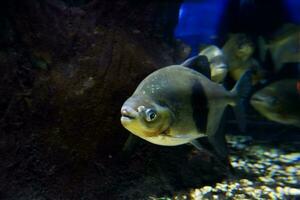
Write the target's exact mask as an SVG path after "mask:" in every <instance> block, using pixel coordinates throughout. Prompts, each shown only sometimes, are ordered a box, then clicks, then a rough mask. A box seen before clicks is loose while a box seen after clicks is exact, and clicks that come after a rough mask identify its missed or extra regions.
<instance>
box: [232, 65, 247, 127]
mask: <svg viewBox="0 0 300 200" xmlns="http://www.w3.org/2000/svg"><path fill="white" fill-rule="evenodd" d="M251 80H252V72H251V71H250V70H247V71H246V72H245V73H244V74H243V75H242V76H241V78H240V80H239V81H238V82H237V83H236V85H235V86H234V88H233V89H232V90H231V93H232V94H233V95H234V96H235V97H236V102H235V104H234V105H233V106H234V107H233V108H234V112H235V115H236V118H237V121H238V126H239V128H240V129H241V131H245V129H246V114H245V101H246V100H247V99H248V97H249V96H250V93H251V89H252V85H251Z"/></svg>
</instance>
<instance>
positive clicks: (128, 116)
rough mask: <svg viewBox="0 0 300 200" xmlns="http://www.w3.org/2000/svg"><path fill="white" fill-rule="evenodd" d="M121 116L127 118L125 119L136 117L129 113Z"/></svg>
mask: <svg viewBox="0 0 300 200" xmlns="http://www.w3.org/2000/svg"><path fill="white" fill-rule="evenodd" d="M121 118H125V119H135V117H134V116H132V115H128V114H125V115H122V116H121Z"/></svg>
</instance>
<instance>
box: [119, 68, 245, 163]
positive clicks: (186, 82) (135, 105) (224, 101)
mask: <svg viewBox="0 0 300 200" xmlns="http://www.w3.org/2000/svg"><path fill="white" fill-rule="evenodd" d="M250 82H251V73H249V72H246V73H245V74H244V75H243V76H242V78H241V79H240V80H239V81H238V82H237V83H236V85H235V86H234V88H233V89H232V90H231V91H227V90H226V89H225V88H224V87H223V86H222V85H221V84H218V83H215V82H213V81H211V80H210V79H208V78H207V77H206V76H204V75H203V74H201V73H199V72H197V71H195V70H193V69H190V68H188V67H185V66H183V65H171V66H167V67H163V68H160V69H158V70H156V71H154V72H152V73H151V74H149V75H148V76H147V77H146V78H145V79H144V80H143V81H142V82H141V83H140V84H139V85H138V86H137V88H136V90H135V91H134V92H133V94H132V95H131V96H130V97H129V98H128V99H127V100H126V101H125V102H124V104H123V106H122V107H121V119H120V121H121V124H122V125H123V126H124V128H125V129H127V130H128V131H130V132H131V133H132V134H134V135H136V136H138V137H140V138H142V139H144V140H146V141H148V142H150V143H153V144H156V145H162V146H177V145H183V144H192V145H194V146H195V147H196V148H197V149H203V148H202V147H201V144H199V143H198V142H197V140H196V139H197V138H200V137H207V138H208V141H209V142H210V144H211V145H212V146H213V148H214V150H215V151H216V153H217V154H218V155H219V157H222V158H225V157H226V156H227V149H226V140H225V136H224V134H223V132H222V131H218V127H219V124H220V121H221V119H222V116H223V112H224V109H225V108H226V107H227V106H228V105H230V106H233V107H234V108H235V109H234V110H235V113H236V114H237V115H238V116H239V117H238V119H239V125H240V127H241V129H244V128H245V120H244V119H245V114H244V107H243V102H244V100H245V98H246V96H247V95H248V94H249V92H250V90H251V83H250Z"/></svg>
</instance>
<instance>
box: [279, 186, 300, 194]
mask: <svg viewBox="0 0 300 200" xmlns="http://www.w3.org/2000/svg"><path fill="white" fill-rule="evenodd" d="M283 192H284V194H285V195H292V196H297V195H300V189H298V188H290V187H284V188H283Z"/></svg>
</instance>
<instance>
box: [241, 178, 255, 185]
mask: <svg viewBox="0 0 300 200" xmlns="http://www.w3.org/2000/svg"><path fill="white" fill-rule="evenodd" d="M240 183H241V185H242V186H249V185H253V182H252V181H249V180H248V179H241V180H240Z"/></svg>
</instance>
